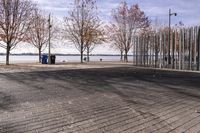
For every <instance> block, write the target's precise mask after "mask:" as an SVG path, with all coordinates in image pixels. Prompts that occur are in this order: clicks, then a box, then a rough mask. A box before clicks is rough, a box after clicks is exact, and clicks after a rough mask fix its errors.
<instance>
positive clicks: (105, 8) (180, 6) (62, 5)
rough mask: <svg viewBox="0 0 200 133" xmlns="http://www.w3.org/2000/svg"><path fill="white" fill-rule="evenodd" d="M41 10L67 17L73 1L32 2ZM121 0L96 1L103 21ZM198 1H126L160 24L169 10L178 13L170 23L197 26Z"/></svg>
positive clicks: (199, 19) (199, 6)
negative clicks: (156, 19) (137, 5)
mask: <svg viewBox="0 0 200 133" xmlns="http://www.w3.org/2000/svg"><path fill="white" fill-rule="evenodd" d="M34 1H37V2H38V4H39V5H40V7H41V8H42V9H45V10H46V11H47V12H51V13H52V14H54V15H55V16H57V17H58V18H62V17H63V16H66V15H67V10H69V9H70V7H71V5H72V3H73V0H34ZM121 1H122V0H97V4H98V8H99V11H100V12H101V17H102V19H103V20H106V21H108V20H110V18H111V16H110V14H111V10H112V9H113V8H116V7H117V6H118V4H119V3H120V2H121ZM199 2H200V0H127V3H128V4H129V5H132V4H139V6H140V8H141V10H143V11H144V12H145V13H146V15H147V16H149V18H150V19H151V20H152V21H154V20H155V18H158V20H159V21H161V22H162V23H166V24H167V23H168V11H169V8H171V9H172V11H173V12H176V13H178V16H177V17H173V19H172V23H173V24H175V23H178V22H179V21H182V22H183V23H184V24H185V25H198V24H199V22H200V3H199Z"/></svg>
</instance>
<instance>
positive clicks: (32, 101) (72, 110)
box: [0, 62, 200, 133]
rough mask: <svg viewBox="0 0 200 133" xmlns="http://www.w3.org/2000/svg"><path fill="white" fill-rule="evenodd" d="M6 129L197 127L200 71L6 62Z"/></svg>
mask: <svg viewBox="0 0 200 133" xmlns="http://www.w3.org/2000/svg"><path fill="white" fill-rule="evenodd" d="M1 70H2V71H1V73H0V85H1V86H0V133H89V132H90V133H120V132H121V133H134V132H138V133H140V132H141V133H150V132H155V133H167V132H172V133H175V132H176V133H182V132H186V133H197V132H200V74H198V73H188V72H175V71H174V72H169V71H166V70H165V71H163V70H155V69H144V68H136V67H133V66H132V65H131V64H124V63H120V64H119V63H105V62H102V63H94V62H93V63H90V64H79V63H70V64H58V65H51V66H48V65H40V64H17V65H11V66H9V67H5V66H1Z"/></svg>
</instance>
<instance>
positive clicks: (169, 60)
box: [168, 9, 171, 64]
mask: <svg viewBox="0 0 200 133" xmlns="http://www.w3.org/2000/svg"><path fill="white" fill-rule="evenodd" d="M168 38H169V44H168V64H171V58H170V43H171V9H169V37H168Z"/></svg>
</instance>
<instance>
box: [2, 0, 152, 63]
mask: <svg viewBox="0 0 200 133" xmlns="http://www.w3.org/2000/svg"><path fill="white" fill-rule="evenodd" d="M73 5H74V6H73V8H72V9H71V10H70V11H69V12H68V15H67V16H66V17H65V18H64V21H63V23H62V26H63V27H62V29H61V30H60V28H58V27H56V25H55V24H53V25H49V23H47V22H48V21H50V18H48V16H46V15H45V13H44V11H42V10H40V9H39V8H38V5H37V4H36V3H34V2H32V1H31V0H0V46H1V47H3V48H5V49H6V64H7V65H9V55H10V51H11V50H12V49H14V48H15V47H16V46H17V45H18V44H19V43H21V42H23V43H25V42H26V43H29V44H32V45H33V46H35V47H36V48H37V49H38V53H39V61H40V58H41V52H42V51H43V50H44V49H45V48H46V46H47V44H48V40H50V39H53V38H56V37H58V36H61V38H63V39H66V40H68V41H70V42H72V43H73V44H74V45H75V46H76V48H77V50H78V51H79V52H80V55H81V62H83V54H84V52H86V53H87V61H89V55H90V52H91V51H92V50H93V49H94V47H95V46H96V45H98V44H102V43H104V42H106V43H112V47H115V48H116V49H118V50H119V51H120V52H121V56H123V54H124V60H125V61H128V56H127V55H128V52H129V50H130V48H131V47H132V46H133V39H134V36H136V34H138V33H140V32H144V31H145V30H147V29H148V27H149V26H150V21H149V19H148V17H146V15H145V13H144V12H143V11H141V10H140V8H139V6H138V5H132V6H130V8H129V6H128V5H127V3H126V2H121V3H120V4H119V6H118V7H117V8H116V9H113V12H112V18H113V19H112V20H113V21H112V22H111V23H110V24H103V21H102V20H101V19H100V17H99V12H98V8H97V4H96V1H95V0H74V4H73ZM49 33H50V34H49ZM58 33H62V34H58ZM121 59H123V57H121Z"/></svg>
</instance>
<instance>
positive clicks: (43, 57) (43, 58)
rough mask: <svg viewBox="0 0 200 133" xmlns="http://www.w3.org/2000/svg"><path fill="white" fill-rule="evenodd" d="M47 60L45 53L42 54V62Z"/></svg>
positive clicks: (44, 62) (45, 62)
mask: <svg viewBox="0 0 200 133" xmlns="http://www.w3.org/2000/svg"><path fill="white" fill-rule="evenodd" d="M47 60H48V55H46V54H44V55H42V64H47Z"/></svg>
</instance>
